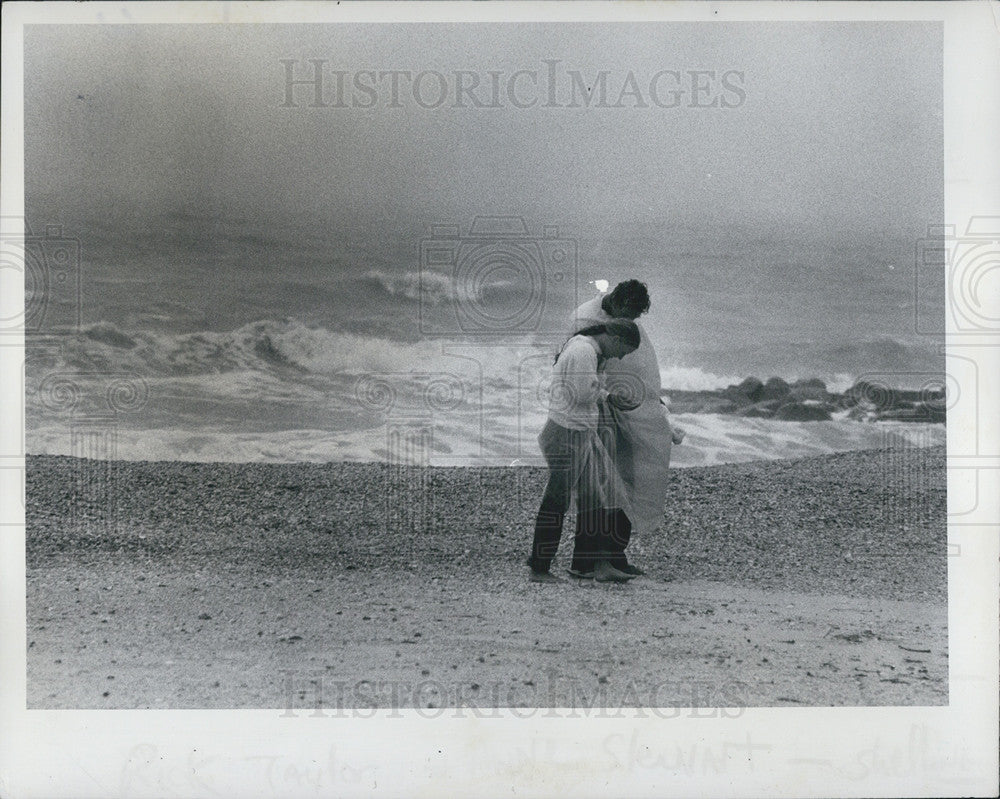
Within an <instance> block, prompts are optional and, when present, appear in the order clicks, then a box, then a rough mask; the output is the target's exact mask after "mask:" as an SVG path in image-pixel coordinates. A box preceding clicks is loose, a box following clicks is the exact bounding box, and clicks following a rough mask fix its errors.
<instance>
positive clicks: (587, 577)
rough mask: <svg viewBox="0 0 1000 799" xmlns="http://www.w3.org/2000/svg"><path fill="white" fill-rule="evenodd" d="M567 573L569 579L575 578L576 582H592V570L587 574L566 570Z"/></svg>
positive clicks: (576, 570) (575, 570)
mask: <svg viewBox="0 0 1000 799" xmlns="http://www.w3.org/2000/svg"><path fill="white" fill-rule="evenodd" d="M566 571H568V572H569V576H570V577H575V578H576V579H577V580H593V579H594V572H593V570H591V571H589V572H585V571H580V570H579V569H566Z"/></svg>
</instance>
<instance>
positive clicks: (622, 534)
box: [570, 280, 684, 577]
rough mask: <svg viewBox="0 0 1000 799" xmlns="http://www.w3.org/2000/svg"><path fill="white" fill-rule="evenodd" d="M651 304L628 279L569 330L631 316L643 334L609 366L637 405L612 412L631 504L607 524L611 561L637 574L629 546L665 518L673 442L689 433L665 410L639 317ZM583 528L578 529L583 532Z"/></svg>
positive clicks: (576, 565)
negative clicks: (637, 534)
mask: <svg viewBox="0 0 1000 799" xmlns="http://www.w3.org/2000/svg"><path fill="white" fill-rule="evenodd" d="M649 305H650V301H649V292H648V290H647V289H646V286H645V284H643V283H641V282H639V281H638V280H625V281H623V282H621V283H619V284H618V285H617V286H615V288H614V290H613V291H611V293H609V294H605V295H603V296H598V297H595V298H594V299H592V300H590V301H588V302H585V303H584V304H583V305H581V306H580V307H579V308H577V310H576V312H575V313H574V316H573V319H572V322H571V330H570V332H571V333H573V332H576V331H577V330H581V329H587V328H588V327H593V326H594V325H601V324H609V323H610V322H612V321H614V320H619V321H620V320H628V321H631V322H632V323H633V324H635V326H636V328H637V329H638V331H639V334H640V343H639V346H638V347H636V348H635V349H634V350H633V351H632V352H631V353H629V354H628V355H627V356H625V357H623V358H621V359H620V360H616V361H613V362H611V363H609V364H608V366H607V368H606V372H607V376H606V381H607V386H608V388H609V389H611V390H612V391H615V392H617V393H619V394H628V395H630V396H631V397H632V398H633V399H634V400H635V401H636V403H637V404H636V407H633V408H630V409H623V408H621V407H620V406H617V407H616V406H614V405H612V406H611V407H610V408H609V413H610V416H611V430H612V431H613V432H612V433H611V434H610V435H609V434H606V435H605V439H606V441H607V442H608V443H607V446H608V447H609V448H610V449H611V450H612V451H613V457H614V459H615V462H616V463H617V464H618V471H619V474H620V475H621V477H622V479H623V481H624V483H625V488H626V491H627V495H628V500H629V502H628V504H629V506H630V508H631V510H630V511H629V512H628V513H626V512H624V510H621V509H619V510H618V512H617V513H615V514H614V515H613V516H612V517H611V518H610V519H609V520H608V521H607V522H606V523H607V524H610V526H611V531H610V537H611V540H612V543H613V545H614V547H615V551H614V553H613V554H612V556H611V558H610V562H611V564H612V566H614V568H616V569H618V570H619V571H622V572H625V573H627V574H631V575H633V576H635V575H639V574H643V571H642V569H640V568H638V567H636V566H633V565H632V564H630V563H629V562H628V559H627V558H626V556H625V547H627V546H628V543H629V540H630V539H631V535H632V529H633V526H634V527H637V528H639V529H640V530H647V531H652V530H654V529H655V528H656V526H657V525H658V524H659V523H660V521H661V520H662V519H663V506H664V502H665V500H666V491H667V470H668V468H669V466H670V448H671V444H672V443H673V444H679V443H680V442H681V440H682V439H683V437H684V433H683V432H682V431H680V430H672V429H671V427H670V422H669V420H668V419H667V414H666V408H665V406H664V405H663V404H662V402H661V400H660V388H661V386H660V367H659V363H658V361H657V358H656V351H655V350H654V349H653V345H652V343H651V342H650V341H649V337H648V336H647V335H646V331H645V330H643V329H642V326H641V325H640V324H639V323H638V322H636V321H635V320H636V319H638V317H640V316H641V315H642V314H644V313H645V312H646V311H648V310H649ZM584 532H585V531H584V530H582V529H581V530H578V534H583V533H584ZM586 565H587V564H586V561H585V560H578V559H577V558H574V559H573V565H572V566H571V568H570V574H572V575H574V576H576V577H589V576H590V575H589V574H588V573H587V571H586Z"/></svg>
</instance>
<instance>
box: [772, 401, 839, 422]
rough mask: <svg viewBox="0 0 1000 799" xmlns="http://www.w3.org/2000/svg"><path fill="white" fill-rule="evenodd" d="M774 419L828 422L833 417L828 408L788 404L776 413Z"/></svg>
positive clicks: (800, 403) (806, 404) (797, 403)
mask: <svg viewBox="0 0 1000 799" xmlns="http://www.w3.org/2000/svg"><path fill="white" fill-rule="evenodd" d="M774 418H775V419H781V420H782V421H786V422H828V421H830V419H831V418H832V417H831V416H830V411H829V410H828V408H827V406H824V405H814V404H809V403H806V402H788V403H786V404H784V405H782V406H781V407H780V408H778V410H776V411H775V412H774Z"/></svg>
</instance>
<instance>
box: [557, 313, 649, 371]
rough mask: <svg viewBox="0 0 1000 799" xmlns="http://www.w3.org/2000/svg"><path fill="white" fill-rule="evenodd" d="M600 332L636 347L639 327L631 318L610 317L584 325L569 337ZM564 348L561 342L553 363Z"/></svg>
mask: <svg viewBox="0 0 1000 799" xmlns="http://www.w3.org/2000/svg"><path fill="white" fill-rule="evenodd" d="M601 333H607V334H608V335H609V336H614V337H615V338H620V339H621V340H622V341H624V342H625V343H626V344H627V345H628V346H630V347H631V348H632V349H638V347H639V340H640V338H639V327H638V325H636V323H635V322H633V321H632V320H631V319H611V320H609V321H607V322H602V323H601V324H599V325H591V326H590V327H585V328H584V329H583V330H578V331H577V332H576V333H574V334H573V335H572V336H570V338H573V337H574V336H598V335H600V334H601ZM566 342H567V343H568V342H569V339H566ZM565 348H566V344H563V345H562V347H561V348H560V350H559V352H557V353H556V357H555V360H554V361H553V363H555V361H558V360H559V356H560V355H561V354H562V351H563V350H564V349H565Z"/></svg>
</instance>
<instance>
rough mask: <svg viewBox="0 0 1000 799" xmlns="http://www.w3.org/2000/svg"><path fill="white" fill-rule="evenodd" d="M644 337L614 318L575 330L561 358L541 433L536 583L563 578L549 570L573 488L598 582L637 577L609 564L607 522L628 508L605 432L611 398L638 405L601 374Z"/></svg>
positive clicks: (613, 401) (532, 558)
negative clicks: (544, 479) (544, 469)
mask: <svg viewBox="0 0 1000 799" xmlns="http://www.w3.org/2000/svg"><path fill="white" fill-rule="evenodd" d="M639 342H640V336H639V329H638V328H637V327H636V325H635V323H634V322H632V321H629V320H627V319H611V320H609V321H607V322H605V323H601V324H598V325H591V326H589V327H585V328H584V329H582V330H580V331H579V332H577V333H576V335H574V336H572V337H571V338H570V339H569V340H568V341H567V342H566V344H565V345H564V346H563V348H562V351H561V352H560V353H559V355H558V356H556V362H555V366H554V368H553V378H552V387H551V389H550V396H549V415H548V420H547V421H546V423H545V427H544V428H542V432H541V434H540V435H539V436H538V443H539V445H540V446H541V448H542V454H543V455H544V456H545V462H546V464H547V465H548V467H549V479H548V483H547V484H546V486H545V493H544V494H543V495H542V503H541V507H540V508H539V510H538V517H537V519H536V521H535V536H534V543H533V544H532V548H531V556H530V557H529V558H528V566H529V567H530V569H531V579H532V580H534V581H536V582H560V580H559V579H558V578H557V577H555V576H553V575H552V574H551V573H550V572H549V569H550V567H551V565H552V559H553V557H555V554H556V550H557V549H558V548H559V539H560V537H561V536H562V525H563V518H564V517H565V515H566V511H567V510H568V509H569V502H570V497H571V495H572V492H573V491H574V490H575V491H576V494H577V518H578V523H579V524H580V525H581V533H582V534H583V537H584V538H585V539H586V540H587V541H588V545H587V546H586V547H585V552H584V553H582V557H583V559H584V560H585V561H586V562H585V565H586V566H587V567H588V568H589V570H590V571H592V572H593V576H594V579H596V580H598V581H599V582H625V581H626V580H629V579H631V577H632V575H629V574H625V573H623V572H621V571H619V570H618V569H615V568H614V567H613V566H612V565H611V564H610V563H609V562H608V559H609V558H610V557H612V555H613V554H614V545H613V543H612V542H611V541H610V540H609V530H608V527H607V524H605V523H604V519H605V518H606V516H607V513H608V510H609V509H619V508H625V507H627V497H626V492H625V485H624V483H623V482H622V479H621V476H620V475H619V474H618V469H617V467H616V465H615V463H614V455H613V453H612V452H610V451H609V450H608V448H607V447H606V445H605V441H604V440H603V439H602V437H601V434H600V422H601V406H602V405H604V404H605V403H607V404H610V405H613V406H615V407H618V408H620V409H622V410H627V409H628V408H634V407H635V404H634V403H633V402H630V401H629V399H628V398H627V397H626V396H624V395H623V394H619V393H612V394H609V393H608V391H607V390H606V389H605V388H604V387H603V386H602V380H601V375H600V372H601V371H602V367H603V366H604V365H605V363H606V362H607V361H610V360H612V359H616V358H622V357H624V356H625V355H628V354H629V353H631V352H633V351H634V350H635V349H636V348H637V347H638V346H639ZM605 413H606V411H605Z"/></svg>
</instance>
